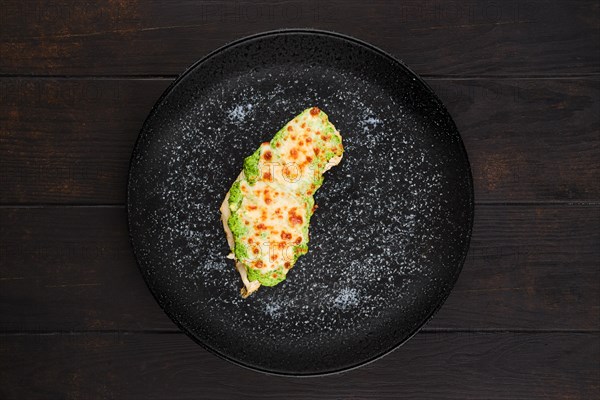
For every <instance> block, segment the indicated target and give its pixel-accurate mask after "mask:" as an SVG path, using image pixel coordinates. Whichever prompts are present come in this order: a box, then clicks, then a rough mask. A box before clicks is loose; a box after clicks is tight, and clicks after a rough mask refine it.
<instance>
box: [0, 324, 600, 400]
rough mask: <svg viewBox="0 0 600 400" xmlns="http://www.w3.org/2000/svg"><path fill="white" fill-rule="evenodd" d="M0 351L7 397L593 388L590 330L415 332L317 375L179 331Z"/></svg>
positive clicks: (0, 381)
mask: <svg viewBox="0 0 600 400" xmlns="http://www.w3.org/2000/svg"><path fill="white" fill-rule="evenodd" d="M0 355H1V357H0V396H1V397H2V398H3V399H7V400H9V399H47V398H68V399H86V400H87V399H100V398H102V399H105V398H111V399H112V398H120V399H125V398H127V399H165V398H169V399H211V400H219V399H226V400H229V399H234V398H244V399H281V398H282V394H284V393H285V398H286V399H303V400H311V399H314V400H317V399H319V400H321V399H356V400H360V399H373V398H376V399H399V398H407V399H427V400H431V399H449V400H450V399H457V400H464V399H490V400H493V399H503V400H505V399H526V400H532V399H571V400H575V399H582V400H583V399H586V400H587V399H592V398H595V396H596V395H597V393H598V390H599V388H600V387H599V378H600V366H599V364H598V359H599V357H600V336H599V335H598V334H576V333H571V334H566V333H554V334H552V333H538V334H514V333H505V334H502V333H496V334H472V333H471V334H464V333H454V334H447V333H446V334H419V335H417V336H415V337H414V338H413V339H411V340H410V341H409V342H407V343H406V344H405V345H404V346H403V347H401V348H400V349H398V350H396V351H395V352H393V353H392V354H389V355H387V356H386V357H384V358H382V359H380V360H377V361H375V362H374V363H371V364H369V365H367V366H364V367H362V368H359V369H355V370H352V371H349V372H346V373H343V374H342V375H330V376H326V377H320V378H318V379H315V378H305V379H298V378H290V377H279V376H271V375H266V374H262V373H257V372H254V371H250V370H247V369H245V368H241V367H237V366H235V365H233V364H230V363H228V362H227V361H224V360H221V359H219V358H217V357H216V356H214V355H212V354H210V353H208V352H206V351H205V350H203V349H201V348H200V347H199V346H197V345H196V344H194V343H193V342H192V341H191V340H190V339H189V338H187V337H186V336H184V335H182V334H167V335H165V334H162V335H161V334H104V335H99V334H84V335H66V336H65V335H58V336H57V335H12V336H0ZM24 377H27V378H24ZM594 393H595V394H594Z"/></svg>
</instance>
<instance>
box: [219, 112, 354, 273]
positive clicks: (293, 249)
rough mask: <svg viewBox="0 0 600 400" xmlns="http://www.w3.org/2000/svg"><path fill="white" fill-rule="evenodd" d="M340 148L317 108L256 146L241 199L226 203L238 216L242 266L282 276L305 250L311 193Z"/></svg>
mask: <svg viewBox="0 0 600 400" xmlns="http://www.w3.org/2000/svg"><path fill="white" fill-rule="evenodd" d="M342 153H343V146H342V140H341V136H340V134H339V132H338V131H337V130H336V129H335V127H334V126H333V124H331V123H330V122H329V120H328V117H327V115H326V114H325V113H324V112H322V111H320V110H319V109H318V108H316V107H313V108H311V109H307V110H305V111H304V112H303V113H302V114H300V115H299V116H297V117H296V118H294V119H293V120H292V121H290V122H288V123H287V124H286V125H285V126H284V127H283V128H282V129H281V130H280V131H279V132H278V133H277V134H276V135H275V137H274V138H273V140H271V142H265V143H263V144H262V145H261V146H260V148H259V149H258V150H257V152H256V153H255V154H254V155H253V156H254V157H255V159H253V160H252V161H251V162H249V165H250V167H246V164H245V170H244V172H245V173H242V174H241V175H240V178H239V179H238V181H237V182H239V189H240V192H241V201H239V202H237V203H234V204H231V203H230V212H231V214H232V216H235V218H236V219H237V221H238V222H237V223H238V225H236V227H237V228H236V229H232V230H233V236H234V239H235V240H234V242H235V246H233V247H235V250H236V251H235V254H236V258H237V259H238V261H239V262H241V263H242V265H244V266H245V267H246V268H250V269H252V270H254V271H259V273H260V274H266V273H271V272H272V278H273V279H278V278H279V280H282V279H283V277H285V275H286V274H287V272H288V271H289V269H290V268H292V266H293V264H294V262H295V261H296V259H297V258H298V256H300V255H302V254H304V253H306V251H307V243H308V240H309V238H308V225H309V222H310V218H311V216H312V214H313V211H314V208H315V206H314V200H313V195H314V193H315V191H316V190H317V189H318V188H319V186H321V184H322V182H323V173H324V172H325V171H326V170H328V169H329V168H330V167H331V166H333V165H335V164H337V163H339V161H340V160H341V156H342ZM253 156H251V157H249V158H248V159H251V158H252V157H253ZM248 159H247V160H246V162H248ZM238 246H239V247H238ZM232 250H233V249H232ZM277 283H278V282H277ZM275 284H276V283H275Z"/></svg>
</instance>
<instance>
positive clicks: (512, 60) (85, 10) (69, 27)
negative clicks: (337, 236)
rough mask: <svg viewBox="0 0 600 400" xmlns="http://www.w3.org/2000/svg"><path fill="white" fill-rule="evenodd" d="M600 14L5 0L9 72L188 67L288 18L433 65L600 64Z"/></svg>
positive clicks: (555, 8)
mask: <svg viewBox="0 0 600 400" xmlns="http://www.w3.org/2000/svg"><path fill="white" fill-rule="evenodd" d="M599 15H600V8H599V6H598V2H597V1H595V0H579V1H566V0H563V1H555V2H551V3H548V2H545V1H542V0H529V1H527V2H523V1H519V0H509V1H504V2H492V1H489V0H468V1H465V2H451V3H448V2H441V1H433V2H425V3H424V2H421V1H417V0H410V1H403V2H393V3H390V2H387V1H384V0H378V1H370V2H369V3H368V4H367V3H365V2H363V1H356V0H355V1H348V0H335V1H328V2H322V1H316V0H315V1H308V2H307V1H298V0H285V1H277V0H272V1H261V2H252V1H250V0H243V1H236V2H227V1H224V0H213V1H202V2H197V1H191V0H188V1H179V2H178V4H177V6H176V7H175V6H173V5H172V3H171V2H169V1H166V0H151V1H139V0H136V1H127V2H115V1H112V0H100V1H79V0H64V1H61V2H58V3H57V2H53V1H50V0H34V1H27V2H23V1H20V0H5V1H4V2H3V6H2V11H1V13H0V35H1V38H2V40H0V53H1V54H2V57H1V58H0V73H2V74H21V75H23V74H25V75H29V74H40V75H48V74H50V75H78V74H84V75H117V74H118V75H144V74H151V75H164V74H179V73H180V72H182V71H183V70H184V69H185V68H186V67H187V66H188V65H190V64H192V63H193V62H194V61H195V60H197V59H199V58H201V57H202V56H204V55H206V54H207V53H209V52H210V51H212V50H214V49H216V48H218V47H220V46H222V45H224V44H226V43H228V42H230V41H232V40H235V39H237V38H239V37H242V36H246V35H249V34H253V33H257V32H261V31H266V30H272V29H279V28H281V27H282V26H291V27H313V28H320V29H327V30H334V31H340V32H343V33H346V34H349V35H353V36H356V37H358V38H361V39H363V40H366V41H369V42H371V43H373V44H375V45H377V46H380V47H382V48H383V49H385V50H387V51H389V52H391V53H393V54H394V55H396V56H397V57H399V58H400V59H402V60H404V61H405V62H406V63H408V64H409V65H410V66H411V67H413V68H414V69H415V70H416V71H417V72H419V73H421V74H435V75H439V74H452V75H457V74H458V75H465V74H467V75H490V74H491V75H508V74H521V75H522V74H526V75H547V74H566V75H572V74H587V73H598V72H600V53H599V52H598V41H597V38H598V35H599V34H600V26H599V25H598V18H599Z"/></svg>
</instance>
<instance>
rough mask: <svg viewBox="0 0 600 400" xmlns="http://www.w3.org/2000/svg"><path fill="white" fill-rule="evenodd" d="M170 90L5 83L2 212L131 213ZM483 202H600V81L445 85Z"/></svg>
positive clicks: (150, 84) (99, 82) (0, 124)
mask: <svg viewBox="0 0 600 400" xmlns="http://www.w3.org/2000/svg"><path fill="white" fill-rule="evenodd" d="M170 82H171V81H170V80H164V79H139V80H121V79H43V80H40V79H12V78H10V79H9V78H4V79H0V85H1V87H2V90H1V91H0V93H2V97H1V100H0V138H1V140H0V155H1V157H0V166H1V168H0V183H1V184H2V187H3V188H4V190H2V192H1V193H0V203H4V204H32V203H37V204H40V203H42V204H46V203H53V204H74V203H75V204H123V203H124V202H125V186H126V180H127V170H128V164H129V157H130V155H131V152H132V150H133V146H134V144H135V140H136V138H137V135H138V132H139V129H140V128H141V126H142V123H143V121H144V119H145V118H146V116H147V115H148V113H149V112H150V109H151V108H152V105H153V104H154V102H155V101H156V100H157V99H158V97H159V96H160V94H161V93H162V91H163V90H164V89H165V88H166V87H167V86H168V85H169V83H170ZM429 83H430V85H431V86H432V87H433V89H434V90H435V91H436V92H437V93H438V94H439V95H440V97H441V98H442V100H443V101H444V103H445V104H446V106H447V107H448V109H449V111H450V113H451V114H452V116H453V118H454V120H455V121H456V123H457V125H458V128H459V130H460V132H461V135H462V137H463V140H464V142H465V145H466V147H467V151H468V154H469V158H470V162H471V166H472V170H473V178H474V183H475V199H476V201H478V202H535V201H598V200H599V199H600V184H599V182H600V179H599V177H600V166H599V164H598V162H597V160H598V159H599V158H600V136H599V135H598V130H600V80H599V79H577V80H575V79H561V80H546V79H499V80H481V79H479V80H469V79H467V80H439V79H430V80H429Z"/></svg>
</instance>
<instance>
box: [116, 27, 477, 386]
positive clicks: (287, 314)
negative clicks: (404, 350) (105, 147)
mask: <svg viewBox="0 0 600 400" xmlns="http://www.w3.org/2000/svg"><path fill="white" fill-rule="evenodd" d="M311 106H318V107H320V108H321V109H322V110H323V111H325V112H326V113H327V114H328V115H329V117H330V120H331V121H332V122H333V123H334V124H335V125H336V127H337V128H338V129H339V130H340V132H341V133H342V136H343V140H344V147H345V154H344V159H343V161H342V163H341V164H340V165H339V166H338V167H336V168H334V169H333V170H331V171H330V172H328V173H327V174H326V179H325V184H324V185H323V186H322V187H321V189H319V191H318V192H317V194H316V196H315V200H316V202H317V204H318V205H319V209H318V210H317V211H316V213H315V215H314V217H313V218H312V221H311V227H310V244H309V252H308V254H307V255H306V256H304V257H301V258H300V260H299V261H298V263H297V264H296V266H295V267H294V269H293V270H292V271H291V272H290V274H289V275H288V279H287V280H286V281H285V282H283V283H282V284H280V285H278V286H276V287H274V288H269V287H263V288H261V289H260V290H259V291H258V292H257V293H255V294H253V295H252V296H251V297H249V298H248V299H246V300H244V299H242V298H241V297H240V294H239V289H240V287H241V286H242V283H241V280H240V278H239V276H238V273H237V272H236V271H235V268H234V265H233V262H232V261H231V260H228V259H226V258H225V256H226V255H227V254H228V252H229V249H228V247H227V243H226V240H225V234H224V232H223V228H222V225H221V222H220V220H219V218H220V214H219V206H220V205H221V202H222V201H223V198H224V196H225V194H226V193H227V191H228V189H229V187H230V186H231V184H232V183H233V181H234V180H235V178H236V177H237V175H238V173H239V172H240V170H241V168H242V160H243V159H244V157H246V156H248V155H250V154H251V153H252V152H253V151H254V150H255V149H256V148H257V147H258V146H259V144H260V143H261V142H264V141H267V140H270V138H271V137H272V136H273V135H274V134H275V132H276V131H277V130H278V129H279V128H280V127H281V126H283V125H284V124H285V123H286V122H287V121H288V120H290V119H291V118H293V117H294V116H295V115H296V114H298V113H300V112H301V111H302V110H304V109H305V108H308V107H311ZM128 216H129V228H130V235H131V240H132V243H133V248H134V251H135V255H136V258H137V261H138V263H139V266H140V269H141V271H142V274H143V275H144V278H145V279H146V282H147V284H148V286H149V287H150V289H151V291H152V293H153V294H154V296H155V297H156V299H157V301H158V302H159V303H160V305H161V306H162V307H163V309H164V310H165V312H166V313H167V314H168V315H169V316H170V317H171V319H173V321H175V323H177V325H178V326H179V327H180V328H181V329H182V330H184V331H185V332H186V333H187V334H189V335H190V336H191V337H192V338H193V339H194V340H196V341H197V342H198V343H200V344H201V345H202V346H204V347H205V348H207V349H208V350H210V351H212V352H214V353H216V354H218V355H220V356H222V357H224V358H226V359H228V360H230V361H234V362H236V363H238V364H241V365H244V366H247V367H250V368H253V369H257V370H261V371H266V372H272V373H277V374H288V375H315V374H324V373H330V372H336V371H341V370H345V369H348V368H352V367H356V366H359V365H362V364H364V363H367V362H369V361H371V360H374V359H376V358H377V357H379V356H381V355H383V354H385V353H387V352H389V351H390V350H392V349H394V348H395V347H397V346H399V345H400V344H401V343H403V342H404V341H406V340H407V339H408V338H409V337H410V336H412V335H413V334H414V333H415V332H416V331H417V330H418V329H419V328H420V327H421V326H422V325H423V324H424V323H425V322H426V321H427V320H428V319H429V318H430V317H431V316H432V315H433V314H434V312H435V311H436V310H437V309H438V308H439V307H440V306H441V305H442V303H443V302H444V300H445V299H446V297H447V296H448V294H449V293H450V290H451V289H452V287H453V285H454V283H455V281H456V279H457V278H458V275H459V272H460V270H461V268H462V264H463V261H464V259H465V255H466V252H467V248H468V244H469V239H470V234H471V227H472V221H473V184H472V179H471V173H470V168H469V162H468V160H467V155H466V152H465V149H464V146H463V143H462V141H461V138H460V135H459V133H458V131H457V129H456V126H455V125H454V123H453V121H452V119H451V118H450V116H449V115H448V112H447V111H446V109H445V108H444V106H443V105H442V104H441V102H440V101H439V100H438V98H437V97H436V96H435V94H434V93H433V91H432V90H431V89H430V88H429V87H428V86H427V85H426V84H425V83H424V82H423V81H422V80H421V79H420V78H419V77H418V76H417V75H415V74H414V73H413V72H411V71H410V70H409V69H408V68H406V67H405V66H404V65H403V64H401V63H400V62H399V61H397V60H395V59H394V58H392V57H391V56H389V55H388V54H386V53H384V52H383V51H381V50H379V49H377V48H375V47H373V46H371V45H369V44H366V43H364V42H361V41H358V40H356V39H352V38H349V37H346V36H342V35H339V34H334V33H329V32H322V31H313V30H285V31H277V32H269V33H264V34H260V35H256V36H252V37H249V38H245V39H242V40H239V41H237V42H235V43H232V44H230V45H227V46H225V47H223V48H221V49H219V50H217V51H215V52H213V53H212V54H210V55H209V56H207V57H206V58H204V59H202V60H200V61H199V62H197V63H196V64H195V65H193V66H192V67H191V68H190V69H189V70H187V71H186V72H185V73H184V74H183V75H182V76H181V77H180V78H179V79H177V81H176V82H175V83H173V85H171V87H170V88H169V89H168V90H167V91H166V92H165V94H164V95H163V96H162V98H161V99H160V100H159V101H158V103H157V104H156V106H155V107H154V109H153V110H152V112H151V113H150V116H149V117H148V119H147V120H146V122H145V124H144V126H143V128H142V132H141V134H140V136H139V138H138V142H137V144H136V147H135V151H134V154H133V157H132V161H131V167H130V175H129V187H128ZM233 379H235V378H233Z"/></svg>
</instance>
